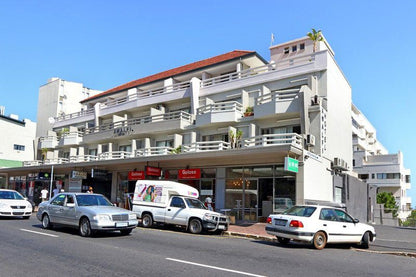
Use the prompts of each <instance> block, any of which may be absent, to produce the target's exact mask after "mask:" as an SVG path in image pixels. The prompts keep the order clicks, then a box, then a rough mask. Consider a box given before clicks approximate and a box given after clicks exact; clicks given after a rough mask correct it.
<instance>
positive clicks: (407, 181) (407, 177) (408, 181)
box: [406, 175, 410, 183]
mask: <svg viewBox="0 0 416 277" xmlns="http://www.w3.org/2000/svg"><path fill="white" fill-rule="evenodd" d="M406 183H410V175H406Z"/></svg>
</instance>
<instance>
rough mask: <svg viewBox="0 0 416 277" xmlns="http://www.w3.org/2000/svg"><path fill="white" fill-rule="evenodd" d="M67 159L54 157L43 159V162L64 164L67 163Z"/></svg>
mask: <svg viewBox="0 0 416 277" xmlns="http://www.w3.org/2000/svg"><path fill="white" fill-rule="evenodd" d="M68 162H69V160H68V159H67V158H56V159H47V160H44V161H43V164H45V165H47V164H65V163H68Z"/></svg>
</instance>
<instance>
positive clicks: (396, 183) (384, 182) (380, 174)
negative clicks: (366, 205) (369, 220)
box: [352, 105, 412, 219]
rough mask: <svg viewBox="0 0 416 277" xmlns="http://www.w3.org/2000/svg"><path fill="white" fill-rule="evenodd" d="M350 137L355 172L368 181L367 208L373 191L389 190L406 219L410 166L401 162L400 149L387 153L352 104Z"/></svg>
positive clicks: (372, 201)
mask: <svg viewBox="0 0 416 277" xmlns="http://www.w3.org/2000/svg"><path fill="white" fill-rule="evenodd" d="M352 130H353V132H352V139H353V151H354V159H353V165H354V171H355V172H356V173H357V174H358V178H359V179H361V180H363V181H365V182H366V183H367V184H368V188H369V190H371V192H372V193H370V195H369V196H370V198H371V199H370V209H371V210H373V214H374V213H375V214H376V215H378V214H379V213H380V211H374V209H375V207H376V199H375V198H376V194H377V193H380V192H391V193H392V194H393V196H394V197H395V198H396V203H397V205H398V217H399V218H400V219H406V218H407V217H408V216H409V214H410V212H411V203H412V199H411V198H410V197H409V196H407V194H406V191H407V190H409V189H410V188H411V183H410V179H411V178H410V169H406V168H405V167H404V164H403V154H402V153H401V152H398V153H395V154H389V153H388V151H387V150H386V148H385V147H384V146H383V145H382V144H381V143H380V142H379V141H378V140H377V136H376V130H375V128H374V127H373V125H372V124H371V123H370V122H369V121H368V119H367V118H366V117H365V116H364V115H363V113H362V112H361V111H360V110H359V109H358V108H357V107H356V106H354V105H352Z"/></svg>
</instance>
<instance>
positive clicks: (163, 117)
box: [84, 111, 192, 134]
mask: <svg viewBox="0 0 416 277" xmlns="http://www.w3.org/2000/svg"><path fill="white" fill-rule="evenodd" d="M167 120H184V121H186V122H188V123H189V124H190V123H191V122H192V116H191V114H189V113H187V112H184V111H176V112H171V113H165V114H158V115H151V116H144V117H137V118H131V119H128V120H123V121H119V122H115V123H108V124H102V125H100V126H96V127H92V128H88V129H85V132H84V134H92V133H97V132H102V131H107V130H113V129H116V128H120V127H129V126H135V125H141V124H149V123H153V122H161V121H167Z"/></svg>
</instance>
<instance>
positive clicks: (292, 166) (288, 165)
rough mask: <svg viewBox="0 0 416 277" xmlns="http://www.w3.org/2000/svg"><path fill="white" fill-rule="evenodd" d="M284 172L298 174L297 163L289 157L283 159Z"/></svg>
mask: <svg viewBox="0 0 416 277" xmlns="http://www.w3.org/2000/svg"><path fill="white" fill-rule="evenodd" d="M285 170H286V171H291V172H296V173H298V171H299V161H298V160H296V159H293V158H290V157H285Z"/></svg>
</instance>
